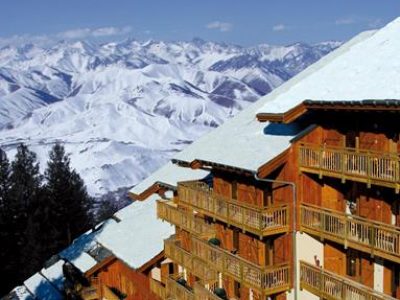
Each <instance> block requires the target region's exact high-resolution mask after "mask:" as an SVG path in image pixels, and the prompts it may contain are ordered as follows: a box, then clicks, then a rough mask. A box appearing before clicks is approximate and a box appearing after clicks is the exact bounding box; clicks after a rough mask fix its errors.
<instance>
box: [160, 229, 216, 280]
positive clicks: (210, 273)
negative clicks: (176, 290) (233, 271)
mask: <svg viewBox="0 0 400 300" xmlns="http://www.w3.org/2000/svg"><path fill="white" fill-rule="evenodd" d="M164 252H165V255H166V256H167V257H169V258H170V259H172V260H173V261H174V262H175V263H177V264H179V265H181V266H182V267H184V268H186V269H187V270H189V271H190V272H191V273H192V274H194V275H195V276H197V277H199V278H200V279H202V280H203V281H204V282H210V281H215V280H217V278H218V276H217V272H216V271H215V270H213V269H211V268H210V267H209V266H208V264H207V263H205V262H204V261H203V260H201V259H199V258H197V257H195V256H194V255H193V254H191V253H190V252H187V251H186V250H185V249H183V248H182V247H181V244H180V241H179V240H177V239H176V237H175V236H172V237H170V238H169V239H167V240H165V241H164Z"/></svg>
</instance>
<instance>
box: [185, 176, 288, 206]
mask: <svg viewBox="0 0 400 300" xmlns="http://www.w3.org/2000/svg"><path fill="white" fill-rule="evenodd" d="M179 186H182V187H184V188H188V189H191V190H194V191H196V192H204V193H207V194H208V196H210V197H214V198H218V199H222V200H224V201H225V202H227V203H229V204H234V205H236V206H239V207H243V208H246V209H252V210H255V211H257V212H259V213H265V212H270V211H273V210H280V209H283V208H287V207H288V206H289V205H288V204H285V203H284V204H275V205H255V204H251V203H245V202H241V201H238V200H236V199H233V198H230V197H227V196H223V195H220V194H217V193H215V192H214V190H213V189H212V188H211V187H209V186H208V185H207V184H206V183H204V182H201V181H185V182H179V183H178V187H179ZM199 186H200V188H199Z"/></svg>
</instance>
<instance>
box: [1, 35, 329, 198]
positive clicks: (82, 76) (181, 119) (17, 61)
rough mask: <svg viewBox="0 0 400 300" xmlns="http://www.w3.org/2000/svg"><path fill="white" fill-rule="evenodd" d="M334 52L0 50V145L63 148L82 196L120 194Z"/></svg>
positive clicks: (121, 46) (152, 44) (87, 46)
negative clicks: (82, 183)
mask: <svg viewBox="0 0 400 300" xmlns="http://www.w3.org/2000/svg"><path fill="white" fill-rule="evenodd" d="M336 47H337V44H330V43H325V44H323V45H321V44H319V45H306V44H302V43H299V44H295V45H290V46H286V47H285V46H270V45H265V44H264V45H260V46H256V47H249V48H245V47H240V46H235V45H226V44H223V43H214V42H209V41H204V40H201V39H194V40H193V41H190V42H165V41H156V40H151V41H146V42H142V41H137V40H134V39H127V40H124V41H122V42H110V43H105V44H100V45H98V44H94V43H90V42H87V41H76V42H67V41H62V42H59V43H56V44H54V45H52V46H49V47H47V48H43V47H40V46H38V45H32V44H31V45H24V46H21V47H12V46H10V47H3V48H1V49H0V111H1V113H0V128H2V130H1V131H0V135H1V146H2V147H4V148H5V149H7V150H8V151H9V153H10V154H12V153H13V151H14V148H15V145H16V144H17V143H18V142H25V143H27V144H28V145H29V146H31V147H32V148H33V150H34V151H36V152H38V155H39V158H40V159H42V163H41V164H42V166H44V165H45V161H44V159H45V157H46V153H47V151H48V150H49V149H50V147H51V146H52V144H53V143H54V142H55V141H57V140H62V141H64V142H65V145H66V149H67V151H69V153H70V154H71V156H72V157H71V161H72V164H73V166H74V167H75V168H76V169H77V170H78V171H79V172H80V173H81V174H82V175H83V177H84V178H85V180H86V181H87V182H88V184H89V190H90V192H91V193H92V194H97V195H99V194H103V193H105V192H108V191H115V190H117V189H118V188H121V187H128V186H132V185H134V184H135V183H136V182H138V181H140V180H141V179H142V178H143V177H145V176H146V175H147V174H149V173H150V172H152V171H154V170H155V169H156V168H157V167H159V166H160V165H161V164H162V163H164V162H165V161H166V160H167V159H169V158H170V157H171V156H172V155H173V153H175V152H177V151H180V150H181V149H183V148H184V147H185V146H186V145H187V144H189V143H191V142H192V141H193V140H195V139H196V138H198V137H199V136H201V135H202V134H204V133H206V132H208V131H209V130H210V129H212V128H214V127H216V126H218V125H220V124H222V123H223V122H224V120H226V118H229V117H232V116H233V115H235V114H236V113H237V112H238V111H240V110H241V109H243V108H245V107H246V106H248V105H249V104H250V103H251V102H254V101H256V100H257V99H258V98H259V97H260V96H262V95H265V94H266V93H269V92H270V91H271V90H272V89H274V88H275V87H277V86H279V85H280V84H282V83H283V82H284V81H286V80H287V79H289V78H290V77H292V76H293V75H295V74H297V73H298V72H299V71H301V70H303V69H304V68H305V67H307V66H308V65H310V64H312V63H313V62H315V61H316V60H318V59H319V58H321V57H322V56H323V55H325V54H327V53H328V52H329V51H331V50H333V49H334V48H336Z"/></svg>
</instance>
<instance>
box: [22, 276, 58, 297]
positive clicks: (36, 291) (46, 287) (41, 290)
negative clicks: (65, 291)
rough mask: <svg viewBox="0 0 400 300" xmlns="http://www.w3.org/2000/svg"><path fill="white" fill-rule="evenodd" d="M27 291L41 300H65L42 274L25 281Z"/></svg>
mask: <svg viewBox="0 0 400 300" xmlns="http://www.w3.org/2000/svg"><path fill="white" fill-rule="evenodd" d="M24 285H25V287H26V288H27V290H28V291H29V292H30V293H31V294H33V295H34V296H35V297H36V298H38V299H41V300H58V299H63V297H62V295H61V294H60V292H59V291H58V290H57V289H56V288H55V287H54V286H53V285H52V284H51V283H50V282H49V281H48V280H47V279H46V278H45V277H43V275H42V274H40V273H36V274H34V275H33V276H31V277H30V278H29V279H27V280H25V281H24Z"/></svg>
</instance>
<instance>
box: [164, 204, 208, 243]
mask: <svg viewBox="0 0 400 300" xmlns="http://www.w3.org/2000/svg"><path fill="white" fill-rule="evenodd" d="M157 217H158V218H160V219H162V220H164V221H167V222H169V223H171V224H174V225H175V226H177V227H179V228H181V229H184V230H186V231H188V232H190V233H192V234H195V235H199V236H200V235H213V234H215V230H214V229H213V228H212V227H211V225H209V224H207V223H206V222H205V221H204V220H203V219H201V218H197V217H195V216H194V215H193V214H189V213H188V212H185V211H182V210H180V209H178V207H177V205H176V204H174V203H173V202H172V201H168V200H158V201H157Z"/></svg>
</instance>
